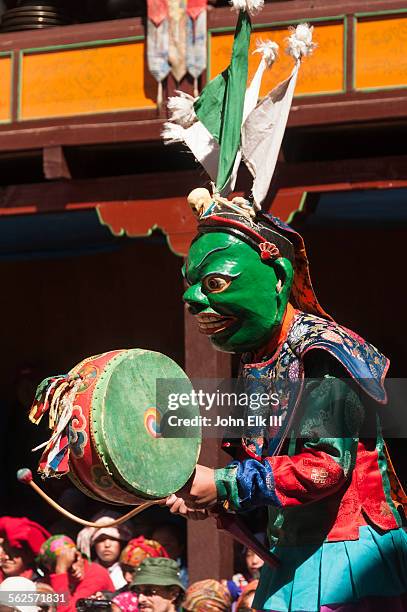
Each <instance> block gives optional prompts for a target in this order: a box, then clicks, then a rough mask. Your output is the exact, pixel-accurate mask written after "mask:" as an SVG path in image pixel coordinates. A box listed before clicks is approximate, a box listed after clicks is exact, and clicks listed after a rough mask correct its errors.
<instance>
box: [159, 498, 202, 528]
mask: <svg viewBox="0 0 407 612" xmlns="http://www.w3.org/2000/svg"><path fill="white" fill-rule="evenodd" d="M165 505H166V506H167V507H168V508H169V510H170V512H172V514H180V515H181V516H184V517H185V518H187V519H191V520H193V521H202V520H204V519H206V518H208V511H207V510H203V509H194V508H189V507H188V506H187V504H186V503H185V500H184V499H182V497H177V496H176V495H175V494H172V495H170V496H169V497H167V500H166V502H165Z"/></svg>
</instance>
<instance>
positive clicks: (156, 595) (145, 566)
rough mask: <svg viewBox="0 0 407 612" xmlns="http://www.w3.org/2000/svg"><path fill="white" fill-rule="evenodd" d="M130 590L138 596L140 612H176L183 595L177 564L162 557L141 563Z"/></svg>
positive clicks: (151, 558)
mask: <svg viewBox="0 0 407 612" xmlns="http://www.w3.org/2000/svg"><path fill="white" fill-rule="evenodd" d="M131 590H132V591H134V592H135V593H136V594H137V595H138V605H139V610H140V612H176V609H177V608H178V607H179V606H180V604H181V602H182V599H183V597H184V593H185V589H184V586H183V584H182V582H181V581H180V572H179V568H178V565H177V562H176V561H174V560H173V559H166V558H163V557H158V558H154V557H150V558H148V559H144V561H142V563H141V564H140V566H139V567H138V568H137V569H136V571H135V572H134V578H133V580H132V583H131Z"/></svg>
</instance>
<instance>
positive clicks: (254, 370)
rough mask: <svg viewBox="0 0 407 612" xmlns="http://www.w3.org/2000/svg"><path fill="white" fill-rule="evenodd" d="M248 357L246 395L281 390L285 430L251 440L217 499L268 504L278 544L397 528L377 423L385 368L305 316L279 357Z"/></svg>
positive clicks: (354, 341) (240, 505)
mask: <svg viewBox="0 0 407 612" xmlns="http://www.w3.org/2000/svg"><path fill="white" fill-rule="evenodd" d="M250 358H251V357H250V356H249V355H245V356H243V361H242V377H243V382H244V384H245V387H246V388H248V389H251V388H255V386H256V382H261V383H262V385H263V386H264V385H266V387H268V388H269V390H276V391H278V394H279V397H280V398H281V402H280V406H279V410H280V414H281V415H282V421H283V425H282V426H281V427H280V428H279V427H276V428H274V430H273V428H272V429H271V430H270V431H269V432H268V436H267V435H264V432H256V431H254V432H253V433H252V435H250V436H248V437H246V438H244V439H243V440H242V443H241V445H240V447H239V449H238V450H237V451H236V452H234V457H235V461H233V462H232V463H231V464H229V465H228V466H227V467H226V468H223V469H218V470H215V480H216V485H217V490H218V497H219V499H220V500H221V501H223V500H228V502H229V507H230V508H231V509H234V510H245V509H246V510H247V509H251V508H254V507H257V506H264V505H267V506H268V507H269V515H270V521H269V535H270V538H271V541H274V542H275V543H278V544H279V545H280V544H282V545H303V544H312V543H318V542H322V541H329V542H335V541H343V540H357V539H358V538H359V528H360V527H362V526H365V525H372V526H374V527H376V528H378V529H379V530H382V531H388V530H392V529H397V528H398V527H399V526H400V523H401V521H400V516H399V513H398V511H397V509H396V507H395V505H394V503H393V501H392V499H391V495H390V484H389V479H388V475H387V464H386V458H385V449H384V442H383V439H382V437H381V433H380V426H379V423H378V420H377V416H376V408H377V407H378V406H377V404H385V403H386V391H385V389H384V378H385V375H386V372H387V369H388V365H389V362H388V360H387V359H386V358H385V357H384V356H383V355H382V354H381V353H380V352H379V351H378V350H377V349H376V348H375V347H373V346H372V345H371V344H369V343H367V342H366V341H364V340H363V339H362V338H361V337H360V336H357V335H356V334H354V333H353V332H351V331H350V330H348V329H346V328H344V327H341V326H339V325H337V324H336V323H334V322H332V321H328V320H325V319H322V318H319V317H316V316H314V315H310V314H306V313H304V312H300V311H293V316H292V320H291V322H290V325H289V327H288V329H287V332H286V334H285V336H283V338H281V339H280V342H279V345H278V347H277V348H276V349H275V351H274V354H272V355H266V356H265V357H264V358H263V360H262V361H261V362H259V363H250ZM372 432H374V435H372ZM226 445H230V443H229V442H227V443H226Z"/></svg>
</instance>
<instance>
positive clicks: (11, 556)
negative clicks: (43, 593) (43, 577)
mask: <svg viewBox="0 0 407 612" xmlns="http://www.w3.org/2000/svg"><path fill="white" fill-rule="evenodd" d="M49 536H50V533H49V532H48V531H47V530H46V529H44V527H42V526H41V525H39V524H38V523H35V522H34V521H30V520H29V519H28V518H26V517H21V518H17V517H12V516H3V517H1V518H0V538H1V539H2V542H1V549H2V551H1V574H0V581H1V580H4V578H10V577H15V576H23V577H24V578H28V579H29V580H34V581H35V580H37V579H38V578H39V576H38V574H37V572H36V562H35V557H36V556H37V555H38V553H39V550H40V547H41V545H42V543H43V542H45V540H46V539H47V538H48V537H49Z"/></svg>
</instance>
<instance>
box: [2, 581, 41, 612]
mask: <svg viewBox="0 0 407 612" xmlns="http://www.w3.org/2000/svg"><path fill="white" fill-rule="evenodd" d="M36 591H37V587H36V585H35V582H33V581H32V580H29V579H28V578H24V577H23V576H11V577H10V578H6V579H5V580H3V582H2V583H1V584H0V605H2V606H7V607H9V608H14V609H15V610H20V612H37V611H38V610H39V607H38V606H35V605H32V606H31V605H29V606H27V605H22V604H21V603H19V602H11V601H9V602H6V601H3V599H2V597H1V593H4V592H9V593H10V592H13V594H16V592H17V593H18V592H21V593H36ZM27 603H30V602H27Z"/></svg>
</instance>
